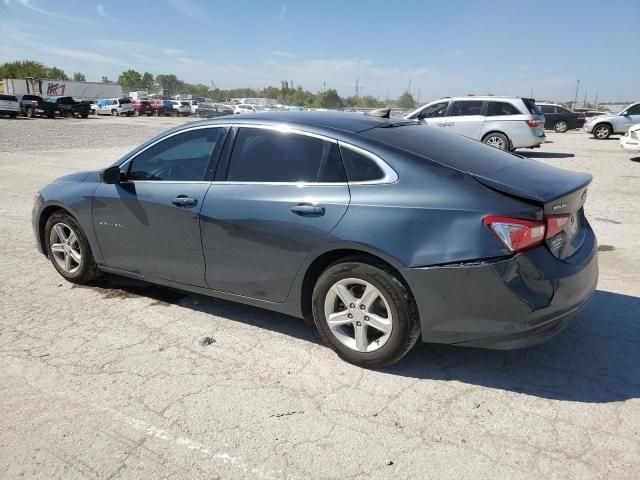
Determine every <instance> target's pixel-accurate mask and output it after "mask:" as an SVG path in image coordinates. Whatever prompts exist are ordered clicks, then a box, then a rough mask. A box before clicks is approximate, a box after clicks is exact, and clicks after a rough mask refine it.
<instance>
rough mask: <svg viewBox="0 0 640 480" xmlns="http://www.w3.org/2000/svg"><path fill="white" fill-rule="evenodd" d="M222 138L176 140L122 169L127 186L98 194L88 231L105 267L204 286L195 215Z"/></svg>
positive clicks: (214, 133) (201, 133)
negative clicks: (92, 233)
mask: <svg viewBox="0 0 640 480" xmlns="http://www.w3.org/2000/svg"><path fill="white" fill-rule="evenodd" d="M227 131H228V130H227V129H226V128H223V127H212V126H205V127H194V128H191V129H189V130H186V131H180V132H177V133H175V134H173V135H171V136H169V137H167V138H165V139H163V140H160V141H159V142H156V143H155V144H153V145H151V146H150V147H149V148H147V149H145V150H143V151H141V152H140V153H138V154H136V155H135V156H134V157H133V158H132V159H131V160H130V161H129V162H128V163H127V164H126V165H124V166H123V167H122V170H123V171H125V172H126V181H123V182H121V183H118V184H114V185H110V184H101V185H100V186H99V187H98V188H97V190H96V193H95V196H94V202H93V223H94V228H95V232H96V235H97V237H98V243H99V245H100V250H101V252H102V255H103V257H104V261H105V264H106V266H108V267H112V268H117V269H120V270H124V271H128V272H134V273H138V274H142V275H148V276H152V277H157V278H162V279H167V280H172V281H176V282H180V283H185V284H189V285H196V286H204V285H205V275H204V271H205V267H204V258H203V254H202V243H201V240H200V217H199V213H200V210H201V208H202V205H203V200H204V198H205V195H206V193H207V190H208V189H209V187H210V186H211V181H210V178H211V170H212V169H213V168H214V167H213V165H214V164H215V161H216V159H217V157H218V156H219V153H220V151H221V149H222V144H223V143H224V140H225V137H226V134H227ZM208 176H209V178H207V177H208Z"/></svg>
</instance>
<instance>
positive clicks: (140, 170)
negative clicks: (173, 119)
mask: <svg viewBox="0 0 640 480" xmlns="http://www.w3.org/2000/svg"><path fill="white" fill-rule="evenodd" d="M225 133H226V129H224V128H200V129H196V130H191V131H188V132H185V133H180V134H178V135H174V136H172V137H169V138H167V139H166V140H163V141H161V142H160V143H157V144H155V145H154V146H152V147H150V148H148V149H147V150H145V151H144V152H142V153H140V154H139V155H138V156H136V157H135V158H134V159H133V160H132V161H131V166H130V168H129V179H131V180H155V181H163V180H164V181H192V182H195V181H201V180H203V179H204V176H205V173H206V170H207V166H208V165H209V160H210V159H211V155H212V154H213V151H214V149H215V148H216V145H218V144H219V143H221V142H222V141H223V139H224V136H225Z"/></svg>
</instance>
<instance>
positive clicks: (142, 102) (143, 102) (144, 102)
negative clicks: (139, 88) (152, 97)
mask: <svg viewBox="0 0 640 480" xmlns="http://www.w3.org/2000/svg"><path fill="white" fill-rule="evenodd" d="M140 103H141V104H142V105H145V106H147V107H148V106H149V105H151V103H149V102H147V101H146V100H141V101H140Z"/></svg>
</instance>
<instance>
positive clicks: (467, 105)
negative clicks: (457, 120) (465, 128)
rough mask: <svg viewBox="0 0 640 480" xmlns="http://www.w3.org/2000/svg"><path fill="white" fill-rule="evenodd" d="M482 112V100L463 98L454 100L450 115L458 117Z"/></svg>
mask: <svg viewBox="0 0 640 480" xmlns="http://www.w3.org/2000/svg"><path fill="white" fill-rule="evenodd" d="M481 113H482V102H479V101H477V100H475V101H474V100H461V101H458V102H453V108H452V109H451V113H450V114H449V116H450V117H458V116H463V115H480V114H481Z"/></svg>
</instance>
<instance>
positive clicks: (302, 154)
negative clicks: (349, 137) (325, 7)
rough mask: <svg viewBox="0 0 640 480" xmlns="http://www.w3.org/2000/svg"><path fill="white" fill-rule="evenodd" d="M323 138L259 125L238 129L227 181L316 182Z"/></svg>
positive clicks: (319, 167)
mask: <svg viewBox="0 0 640 480" xmlns="http://www.w3.org/2000/svg"><path fill="white" fill-rule="evenodd" d="M325 143H327V142H325V141H324V140H321V139H318V138H314V137H309V136H306V135H299V134H295V133H286V132H277V131H273V130H267V129H262V128H240V129H239V130H238V134H237V135H236V140H235V144H234V147H233V152H232V153H231V158H230V161H229V170H228V172H227V180H228V181H230V182H306V183H313V182H317V181H318V179H319V177H320V169H321V166H322V164H323V159H324V157H325V155H326V154H327V153H328V152H327V149H325Z"/></svg>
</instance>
